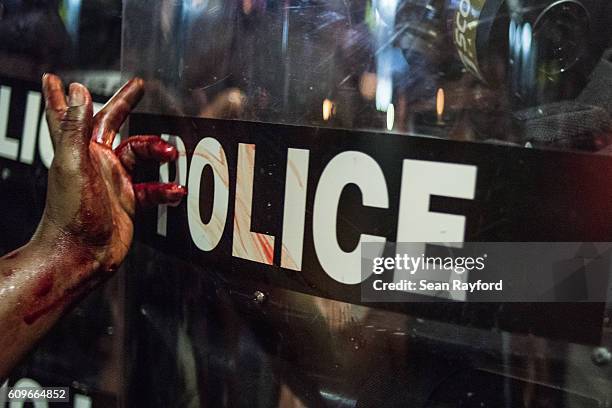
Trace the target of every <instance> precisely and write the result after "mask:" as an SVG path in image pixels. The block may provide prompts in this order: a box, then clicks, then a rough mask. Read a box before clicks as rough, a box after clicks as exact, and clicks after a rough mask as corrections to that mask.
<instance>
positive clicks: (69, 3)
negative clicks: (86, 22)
mask: <svg viewBox="0 0 612 408" xmlns="http://www.w3.org/2000/svg"><path fill="white" fill-rule="evenodd" d="M63 14H64V24H65V25H66V31H68V35H70V39H71V40H72V41H73V43H74V44H77V43H78V41H79V25H80V20H81V0H65V1H64V13H63Z"/></svg>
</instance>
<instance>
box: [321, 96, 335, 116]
mask: <svg viewBox="0 0 612 408" xmlns="http://www.w3.org/2000/svg"><path fill="white" fill-rule="evenodd" d="M333 113H334V103H333V102H332V101H330V100H329V99H325V100H324V101H323V120H329V119H331V117H332V115H333Z"/></svg>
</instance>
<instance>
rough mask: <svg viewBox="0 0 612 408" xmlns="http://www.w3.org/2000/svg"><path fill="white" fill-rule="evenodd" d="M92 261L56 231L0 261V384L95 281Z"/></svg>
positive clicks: (39, 235)
mask: <svg viewBox="0 0 612 408" xmlns="http://www.w3.org/2000/svg"><path fill="white" fill-rule="evenodd" d="M98 269H99V265H98V263H97V262H96V261H95V257H94V256H93V255H91V254H90V253H88V251H87V250H84V249H83V248H82V246H81V247H79V246H77V245H75V244H74V243H73V242H71V241H70V240H69V239H67V238H66V237H65V236H64V235H63V234H62V233H61V232H52V233H44V234H43V233H41V232H40V231H39V232H37V234H36V235H35V236H34V238H32V240H31V241H30V242H29V243H28V244H27V245H25V246H23V247H22V248H20V249H18V250H16V251H14V252H12V253H10V254H8V255H5V256H4V257H3V258H0V382H2V379H4V378H5V377H6V376H7V375H8V373H9V372H10V370H11V369H12V368H13V367H14V366H15V365H16V364H17V363H18V362H19V360H20V359H21V358H22V357H23V356H24V355H25V353H26V352H27V351H28V350H29V349H30V348H31V347H32V346H34V345H35V344H36V342H37V341H38V340H40V339H41V337H42V336H43V335H44V334H45V333H46V332H47V331H48V330H49V329H50V328H51V327H52V326H53V324H54V323H55V322H56V321H57V320H58V318H59V317H60V316H61V315H62V314H63V313H64V312H65V311H66V309H68V308H69V306H70V305H71V304H73V303H74V302H75V300H77V299H78V298H80V297H81V296H83V295H84V294H86V293H87V292H89V290H90V289H91V288H92V287H93V286H95V285H96V283H98V282H99V280H100V279H99V276H98V273H97V271H98Z"/></svg>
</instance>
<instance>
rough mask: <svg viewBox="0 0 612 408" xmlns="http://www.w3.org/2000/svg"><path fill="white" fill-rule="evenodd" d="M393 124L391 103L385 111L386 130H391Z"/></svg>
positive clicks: (393, 114) (393, 116)
mask: <svg viewBox="0 0 612 408" xmlns="http://www.w3.org/2000/svg"><path fill="white" fill-rule="evenodd" d="M394 123H395V106H393V104H392V103H390V104H389V108H388V109H387V130H393V125H394Z"/></svg>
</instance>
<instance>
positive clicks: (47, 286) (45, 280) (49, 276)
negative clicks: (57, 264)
mask: <svg viewBox="0 0 612 408" xmlns="http://www.w3.org/2000/svg"><path fill="white" fill-rule="evenodd" d="M53 281H54V280H53V273H51V272H49V273H45V274H44V275H43V276H42V277H41V278H40V279H39V280H38V281H37V282H36V286H35V287H34V296H36V297H37V298H42V297H45V296H47V295H48V294H49V292H51V289H52V288H53Z"/></svg>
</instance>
